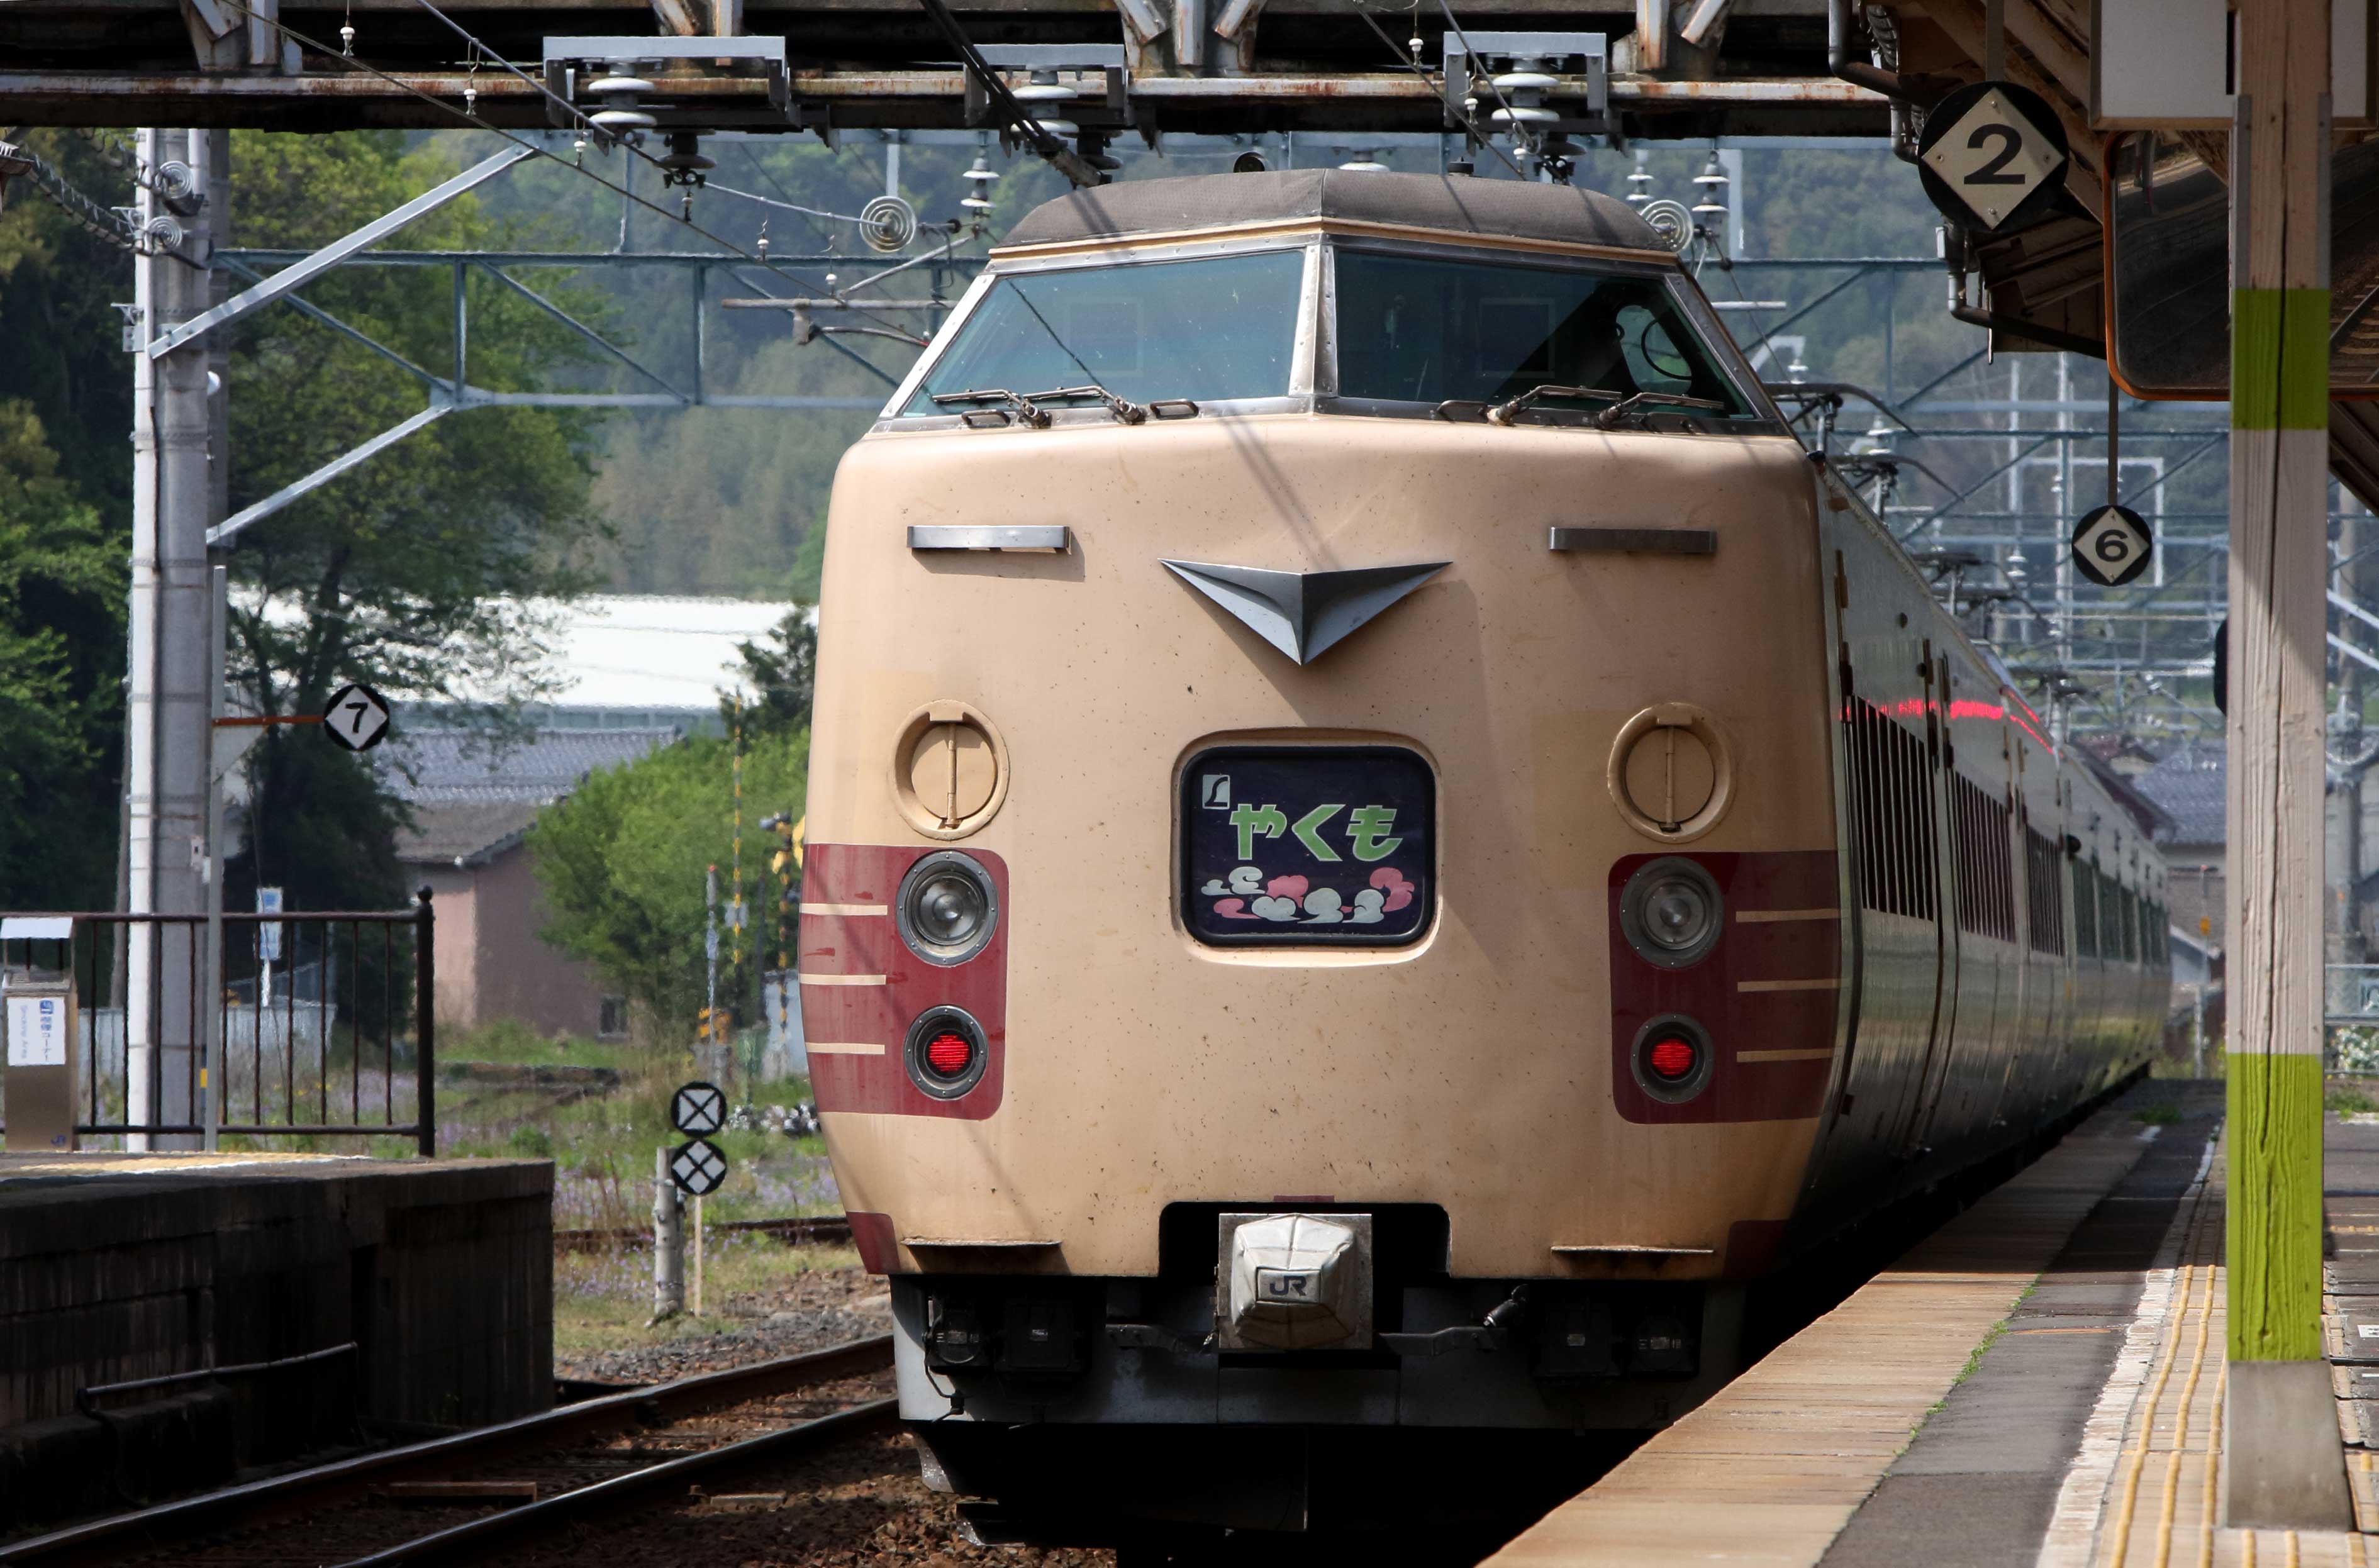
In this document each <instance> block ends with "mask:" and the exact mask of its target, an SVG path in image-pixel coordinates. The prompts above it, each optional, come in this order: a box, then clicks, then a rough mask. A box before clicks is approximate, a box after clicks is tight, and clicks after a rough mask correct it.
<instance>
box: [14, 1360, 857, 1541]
mask: <svg viewBox="0 0 2379 1568" xmlns="http://www.w3.org/2000/svg"><path fill="white" fill-rule="evenodd" d="M891 1365H892V1336H891V1335H889V1334H877V1335H875V1336H873V1337H871V1338H867V1339H860V1340H853V1341H851V1343H850V1344H848V1345H832V1346H829V1347H828V1348H827V1349H825V1350H813V1351H810V1352H807V1353H806V1354H803V1355H800V1356H788V1357H780V1358H779V1359H777V1360H774V1361H764V1362H761V1363H759V1364H758V1365H756V1366H751V1367H735V1368H730V1369H727V1370H725V1371H719V1372H705V1373H700V1374H698V1375H696V1376H694V1377H690V1378H680V1379H677V1380H676V1381H672V1382H666V1383H657V1384H654V1385H652V1386H650V1387H646V1388H632V1389H623V1390H622V1391H621V1392H620V1393H613V1394H606V1395H604V1396H603V1397H601V1398H599V1399H589V1400H584V1401H581V1402H580V1403H578V1404H575V1405H562V1406H560V1407H559V1408H556V1409H552V1410H547V1411H541V1412H539V1413H538V1414H537V1415H534V1416H523V1417H518V1418H516V1419H514V1420H510V1421H502V1422H499V1423H497V1424H496V1425H494V1426H491V1427H481V1428H478V1429H475V1430H472V1431H466V1432H456V1433H453V1435H451V1436H447V1437H440V1438H431V1439H429V1440H428V1441H423V1442H415V1443H407V1444H405V1446H403V1447H400V1448H390V1449H382V1450H380V1452H378V1453H364V1454H358V1455H356V1457H354V1458H352V1459H342V1460H337V1461H334V1462H332V1463H331V1464H328V1465H316V1466H314V1467H313V1468H311V1469H306V1470H296V1471H292V1472H291V1473H289V1474H288V1475H285V1476H274V1477H272V1478H267V1479H265V1480H260V1481H250V1482H248V1483H247V1484H246V1485H243V1486H235V1487H226V1488H224V1489H223V1490H220V1491H211V1492H207V1493H204V1494H202V1495H200V1496H198V1497H189V1498H183V1499H180V1500H178V1501H176V1502H163V1503H159V1504H157V1505H156V1506H154V1507H151V1508H143V1509H139V1510H138V1511H136V1512H134V1513H130V1514H110V1515H109V1516H107V1517H106V1518H103V1519H92V1520H88V1521H85V1522H84V1523H82V1524H79V1525H69V1526H65V1527H64V1528H62V1529H57V1530H53V1531H50V1532H49V1533H48V1534H46V1535H40V1536H34V1537H32V1538H30V1539H26V1540H21V1541H17V1542H14V1543H12V1544H10V1545H7V1546H0V1564H12V1565H13V1564H30V1563H40V1564H45V1565H46V1564H65V1563H73V1562H122V1561H124V1559H125V1558H126V1557H127V1555H129V1554H131V1553H133V1552H135V1551H137V1550H142V1549H144V1548H146V1547H149V1546H152V1545H156V1544H163V1543H170V1542H184V1541H187V1540H189V1539H191V1538H193V1537H195V1536H199V1535H204V1534H213V1533H218V1532H221V1531H223V1530H227V1529H234V1528H238V1527H242V1526H247V1525H249V1524H253V1523H257V1522H260V1520H262V1519H265V1518H269V1517H276V1516H280V1515H283V1514H287V1513H289V1512H291V1511H292V1510H295V1509H299V1508H304V1507H310V1506H314V1505H316V1504H319V1503H320V1502H321V1501H323V1500H324V1499H325V1498H326V1497H329V1496H332V1495H338V1494H344V1493H352V1492H355V1491H359V1490H363V1489H365V1488H367V1487H368V1486H372V1485H377V1484H380V1483H381V1482H385V1481H389V1480H392V1479H394V1478H398V1477H400V1476H403V1475H405V1474H407V1473H410V1472H417V1471H420V1470H424V1469H430V1468H445V1467H449V1466H451V1465H453V1464H454V1463H455V1462H456V1461H458V1460H461V1459H465V1458H466V1457H467V1458H469V1459H471V1460H473V1461H483V1460H486V1459H488V1458H490V1457H493V1456H494V1455H497V1454H500V1453H513V1452H515V1451H517V1450H519V1449H522V1448H528V1447H536V1446H540V1445H545V1444H550V1443H553V1442H556V1441H572V1440H576V1439H584V1438H587V1437H592V1436H596V1435H598V1434H600V1433H603V1432H605V1431H611V1430H619V1429H633V1428H636V1427H641V1426H646V1425H653V1424H657V1423H665V1422H668V1421H670V1420H674V1419H677V1418H680V1417H684V1416H689V1415H693V1414H694V1413H696V1412H698V1411H702V1410H709V1409H716V1408H718V1407H719V1406H720V1405H733V1404H738V1403H741V1402H743V1401H744V1400H750V1399H761V1398H767V1397H769V1396H771V1395H774V1394H779V1393H791V1392H792V1391H793V1390H796V1389H802V1388H807V1387H810V1386H812V1385H814V1384H816V1383H822V1382H831V1381H834V1380H836V1379H838V1378H847V1377H857V1376H861V1375H863V1374H864V1373H868V1372H877V1371H882V1370H884V1369H886V1368H888V1367H889V1366H891ZM885 1403H886V1405H889V1404H890V1403H891V1402H889V1401H887V1402H885ZM857 1408H858V1409H860V1410H869V1409H874V1408H876V1407H875V1406H873V1405H861V1406H858V1407H857ZM853 1413H854V1412H844V1414H846V1415H850V1414H853ZM826 1419H829V1420H830V1419H835V1417H826ZM815 1424H816V1423H815V1422H810V1423H804V1424H803V1426H802V1427H795V1428H791V1429H789V1430H791V1431H796V1432H797V1431H802V1430H804V1429H808V1428H810V1427H814V1426H815ZM769 1435H770V1436H773V1437H778V1438H782V1437H784V1436H785V1435H786V1434H785V1433H772V1434H769ZM752 1441H761V1440H757V1439H755V1440H752ZM727 1446H728V1447H731V1448H742V1447H744V1446H746V1445H745V1444H740V1443H736V1444H729V1445H727ZM718 1452H720V1451H719V1450H708V1451H706V1454H707V1453H718ZM706 1454H696V1455H692V1456H690V1457H694V1458H702V1457H706ZM672 1463H676V1462H672ZM665 1467H666V1466H664V1468H665ZM643 1473H644V1472H638V1474H643ZM618 1479H621V1480H629V1479H634V1477H621V1478H618ZM603 1484H605V1485H609V1484H610V1483H608V1482H607V1483H603ZM580 1490H597V1489H593V1488H585V1489H580ZM575 1495H577V1493H575V1492H563V1493H562V1494H560V1496H559V1497H557V1498H556V1499H554V1500H553V1501H555V1502H560V1501H562V1500H563V1499H566V1498H570V1497H573V1496H575ZM550 1516H551V1515H548V1517H550Z"/></svg>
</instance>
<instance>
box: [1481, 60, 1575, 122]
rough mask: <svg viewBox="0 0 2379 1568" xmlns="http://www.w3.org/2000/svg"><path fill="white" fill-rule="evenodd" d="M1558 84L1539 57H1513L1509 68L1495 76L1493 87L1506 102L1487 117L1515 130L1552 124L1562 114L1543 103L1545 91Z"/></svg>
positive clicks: (1559, 79) (1557, 79)
mask: <svg viewBox="0 0 2379 1568" xmlns="http://www.w3.org/2000/svg"><path fill="white" fill-rule="evenodd" d="M1560 85H1561V78H1559V77H1556V76H1554V75H1552V73H1551V72H1549V71H1547V70H1546V69H1545V63H1544V62H1543V61H1542V60H1540V59H1538V58H1536V57H1535V56H1534V55H1524V56H1522V57H1519V58H1517V59H1515V60H1514V61H1513V62H1512V68H1511V69H1510V70H1508V71H1505V72H1504V73H1503V75H1501V76H1499V77H1497V78H1495V90H1497V91H1498V92H1501V93H1502V94H1503V101H1504V103H1505V105H1506V106H1505V107H1503V108H1500V109H1498V110H1496V111H1495V112H1494V113H1493V114H1491V115H1488V116H1487V118H1488V120H1489V122H1490V123H1491V124H1493V125H1498V126H1502V127H1504V128H1506V129H1508V130H1512V131H1514V132H1520V131H1521V130H1522V129H1523V127H1528V126H1543V125H1551V124H1552V122H1554V121H1555V120H1558V119H1560V118H1561V115H1559V114H1558V113H1557V112H1555V111H1553V110H1552V109H1548V108H1546V107H1545V94H1546V93H1547V92H1550V91H1551V90H1553V89H1554V88H1556V87H1559V86H1560Z"/></svg>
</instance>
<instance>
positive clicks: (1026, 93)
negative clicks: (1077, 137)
mask: <svg viewBox="0 0 2379 1568" xmlns="http://www.w3.org/2000/svg"><path fill="white" fill-rule="evenodd" d="M1014 91H1015V94H1016V101H1017V102H1018V103H1021V104H1023V105H1024V107H1025V109H1026V111H1027V112H1028V113H1030V114H1031V115H1032V116H1033V118H1034V119H1036V120H1038V121H1040V122H1041V128H1042V129H1043V130H1045V131H1047V132H1048V133H1049V134H1050V135H1051V136H1072V135H1074V134H1076V133H1077V132H1079V131H1080V130H1081V127H1080V126H1078V125H1076V124H1075V123H1074V122H1073V121H1071V120H1069V119H1067V118H1065V117H1064V116H1063V115H1059V116H1058V117H1057V118H1055V119H1052V118H1051V117H1050V116H1049V115H1045V114H1043V113H1041V111H1040V110H1039V109H1037V108H1034V107H1033V105H1035V104H1037V103H1053V104H1054V103H1072V102H1073V101H1074V100H1075V99H1076V98H1078V97H1080V96H1081V94H1079V93H1077V92H1076V91H1075V90H1073V89H1072V88H1070V87H1068V86H1066V85H1065V84H1064V83H1063V82H1061V81H1059V80H1058V79H1057V72H1056V71H1055V70H1045V71H1034V72H1033V76H1032V79H1031V80H1030V81H1028V82H1026V83H1025V84H1024V85H1023V86H1022V87H1020V88H1017V89H1015V90H1014Z"/></svg>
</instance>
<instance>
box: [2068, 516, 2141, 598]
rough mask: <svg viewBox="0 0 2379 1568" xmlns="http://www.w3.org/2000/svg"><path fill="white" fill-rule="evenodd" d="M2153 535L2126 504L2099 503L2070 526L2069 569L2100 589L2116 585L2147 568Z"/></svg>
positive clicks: (2126, 581)
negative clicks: (2071, 529)
mask: <svg viewBox="0 0 2379 1568" xmlns="http://www.w3.org/2000/svg"><path fill="white" fill-rule="evenodd" d="M2155 553H2156V535H2155V534H2154V533H2153V532H2151V531H2150V529H2149V528H2148V525H2147V523H2146V521H2145V520H2144V519H2143V518H2142V517H2141V516H2140V514H2139V513H2136V512H2133V511H2132V510H2131V508H2130V507H2128V506H2102V507H2100V508H2098V509H2097V510H2096V511H2095V512H2093V513H2089V514H2088V515H2087V516H2085V517H2083V519H2082V521H2081V522H2080V523H2079V524H2077V525H2074V529H2073V569H2074V570H2075V571H2076V572H2079V573H2082V575H2083V576H2084V577H2087V578H2089V579H2090V581H2092V582H2093V583H2095V584H2097V585H2099V586H2100V587H2102V588H2119V587H2121V586H2122V585H2124V584H2126V583H2128V582H2131V580H2132V579H2133V578H2135V577H2137V576H2138V575H2139V574H2140V573H2143V572H2145V571H2146V570H2147V569H2148V561H2149V559H2150V558H2151V557H2152V556H2154V555H2155Z"/></svg>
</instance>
